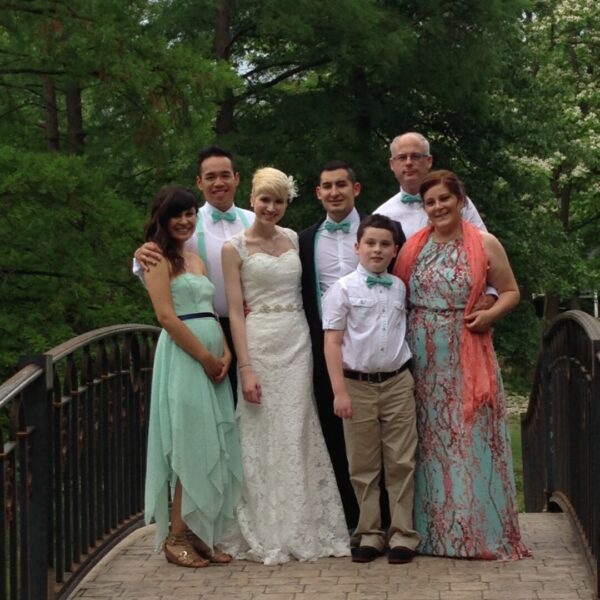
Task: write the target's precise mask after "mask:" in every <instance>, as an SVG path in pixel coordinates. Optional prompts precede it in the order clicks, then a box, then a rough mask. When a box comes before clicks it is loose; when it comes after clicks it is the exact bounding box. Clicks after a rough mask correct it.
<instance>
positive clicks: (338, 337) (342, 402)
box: [324, 329, 354, 419]
mask: <svg viewBox="0 0 600 600" xmlns="http://www.w3.org/2000/svg"><path fill="white" fill-rule="evenodd" d="M343 339H344V332H343V330H334V329H327V330H326V331H325V348H324V351H325V361H326V362H327V371H328V372H329V379H330V381H331V388H332V389H333V394H334V399H333V412H334V413H335V414H336V415H337V416H338V417H340V418H342V419H351V418H352V417H353V416H354V411H353V409H352V398H350V394H348V389H347V388H346V382H345V381H344V365H343V362H342V341H343Z"/></svg>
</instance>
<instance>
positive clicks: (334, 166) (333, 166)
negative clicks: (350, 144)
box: [319, 160, 356, 183]
mask: <svg viewBox="0 0 600 600" xmlns="http://www.w3.org/2000/svg"><path fill="white" fill-rule="evenodd" d="M338 169H344V171H346V173H348V179H350V181H351V182H352V183H356V173H355V172H354V169H353V168H352V167H351V166H350V165H349V164H348V163H347V162H345V161H343V160H330V161H328V162H326V163H325V164H324V165H323V168H322V169H321V172H320V173H319V183H321V174H322V173H323V172H324V171H337V170H338Z"/></svg>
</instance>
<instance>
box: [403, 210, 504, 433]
mask: <svg viewBox="0 0 600 600" xmlns="http://www.w3.org/2000/svg"><path fill="white" fill-rule="evenodd" d="M432 232H433V227H431V226H429V227H425V228H424V229H421V230H420V231H418V232H417V233H415V235H413V236H412V237H411V238H410V239H409V240H408V241H407V242H406V243H405V244H404V246H403V247H402V250H401V252H400V255H399V256H398V259H397V260H396V264H395V265H394V275H397V276H398V277H400V278H401V279H402V281H404V283H405V285H406V289H407V293H408V290H409V289H410V288H409V285H408V282H409V279H410V276H411V274H412V272H413V269H414V266H415V263H416V261H417V258H418V256H419V254H420V252H421V250H422V249H423V247H424V246H425V244H426V243H427V240H428V239H429V237H430V236H431V234H432ZM462 236H463V246H464V249H465V252H466V254H467V263H468V265H469V269H470V271H471V291H470V293H469V298H468V300H467V306H466V308H465V314H466V315H468V314H470V313H471V312H472V310H473V307H474V306H475V302H477V299H478V298H479V297H480V296H481V294H482V293H483V291H484V289H485V285H486V279H487V270H488V257H487V253H486V251H485V248H484V247H483V240H482V237H481V232H480V231H479V229H477V227H475V226H474V225H471V224H470V223H468V222H466V221H464V220H463V221H462ZM459 347H460V350H459V352H460V368H461V373H462V378H463V412H464V418H465V422H471V421H472V420H473V418H474V416H475V413H476V412H477V410H478V408H479V407H480V406H482V405H484V404H488V405H492V406H493V404H494V401H495V398H496V391H497V385H498V382H497V376H496V369H497V367H496V360H495V355H494V348H493V345H492V331H491V329H490V330H489V331H487V332H485V333H472V332H471V331H469V329H467V327H465V324H464V323H463V326H462V331H461V335H460V346H459Z"/></svg>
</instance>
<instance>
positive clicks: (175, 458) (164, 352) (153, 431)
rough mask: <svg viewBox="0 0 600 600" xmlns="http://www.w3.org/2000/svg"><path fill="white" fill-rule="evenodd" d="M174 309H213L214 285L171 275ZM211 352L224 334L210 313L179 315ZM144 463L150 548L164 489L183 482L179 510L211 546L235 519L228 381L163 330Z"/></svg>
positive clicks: (237, 488)
mask: <svg viewBox="0 0 600 600" xmlns="http://www.w3.org/2000/svg"><path fill="white" fill-rule="evenodd" d="M171 292H172V295H173V304H174V307H175V312H176V313H177V314H178V315H184V314H191V313H199V312H211V313H212V312H213V295H214V285H213V284H212V283H211V282H210V281H209V280H208V279H207V278H206V277H205V276H203V275H195V274H193V273H183V274H182V275H179V276H178V277H175V278H174V279H173V280H172V281H171ZM185 325H186V326H187V327H189V328H190V329H191V331H192V332H193V333H194V335H196V336H197V338H198V339H199V340H200V341H201V342H202V343H203V344H204V345H205V346H206V347H207V348H208V350H210V352H212V354H214V355H215V356H222V355H223V333H222V330H221V326H220V325H219V323H218V322H217V321H216V320H215V319H213V318H197V319H190V320H186V321H185ZM147 456H148V458H147V464H146V495H145V516H146V523H149V522H150V521H151V520H152V519H154V520H155V521H156V536H155V540H156V547H157V549H159V548H160V546H161V545H162V542H163V541H164V539H165V538H166V536H167V534H168V531H169V508H168V497H167V492H168V489H169V486H171V488H172V489H174V487H175V484H176V483H177V480H180V481H181V485H182V488H183V495H182V510H181V513H182V517H183V520H184V521H185V523H186V524H187V526H188V527H189V528H190V529H191V530H192V531H193V532H194V533H195V534H196V535H198V536H199V537H200V538H201V539H202V540H204V542H205V543H207V544H208V545H209V546H210V547H213V546H214V544H215V543H216V542H218V541H219V540H220V537H221V534H222V532H223V531H224V530H225V529H226V528H228V527H229V526H231V525H232V523H234V522H235V508H236V506H237V503H238V501H239V499H240V497H241V490H242V477H243V475H242V473H243V472H242V464H241V455H240V443H239V437H238V431H237V425H236V422H235V412H234V408H233V396H232V393H231V386H230V385H229V380H228V379H227V378H225V381H223V382H222V383H213V382H212V381H210V379H209V378H208V376H207V375H206V372H205V371H204V369H203V368H202V365H201V364H200V363H199V362H198V361H196V360H195V359H193V358H192V357H191V356H190V355H189V354H188V353H187V352H186V351H185V350H183V349H182V348H181V347H180V346H178V345H177V344H176V343H175V342H174V341H173V340H172V339H171V337H170V336H169V334H168V333H167V332H166V331H164V330H163V331H162V332H161V334H160V337H159V340H158V343H157V345H156V352H155V356H154V371H153V375H152V397H151V405H150V424H149V432H148V455H147Z"/></svg>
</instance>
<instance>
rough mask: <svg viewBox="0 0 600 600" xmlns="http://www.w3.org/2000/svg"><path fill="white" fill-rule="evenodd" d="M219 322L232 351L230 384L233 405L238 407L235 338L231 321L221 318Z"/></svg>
mask: <svg viewBox="0 0 600 600" xmlns="http://www.w3.org/2000/svg"><path fill="white" fill-rule="evenodd" d="M219 322H220V323H221V328H222V329H223V334H224V335H225V339H226V340H227V344H228V345H229V349H230V350H231V366H230V367H229V374H228V375H229V383H230V384H231V391H232V393H233V405H234V406H237V357H236V355H235V348H234V346H233V338H232V337H231V327H230V325H229V319H228V318H227V317H220V318H219Z"/></svg>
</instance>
